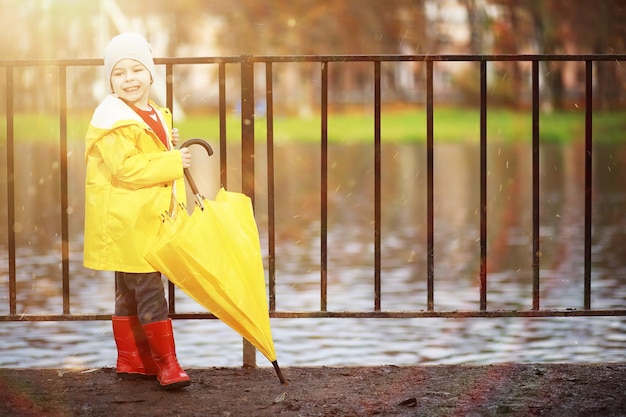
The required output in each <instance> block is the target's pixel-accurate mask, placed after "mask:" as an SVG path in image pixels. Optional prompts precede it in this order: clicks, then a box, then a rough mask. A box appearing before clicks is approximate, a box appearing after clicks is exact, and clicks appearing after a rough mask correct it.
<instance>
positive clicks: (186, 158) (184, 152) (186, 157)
mask: <svg viewBox="0 0 626 417" xmlns="http://www.w3.org/2000/svg"><path fill="white" fill-rule="evenodd" d="M180 156H181V157H182V158H183V168H189V167H191V153H190V152H189V149H188V148H180Z"/></svg>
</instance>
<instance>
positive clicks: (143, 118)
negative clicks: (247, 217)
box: [84, 33, 191, 389]
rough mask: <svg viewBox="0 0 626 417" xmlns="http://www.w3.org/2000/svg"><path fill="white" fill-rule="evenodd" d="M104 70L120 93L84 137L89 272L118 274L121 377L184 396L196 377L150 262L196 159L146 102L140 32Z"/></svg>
mask: <svg viewBox="0 0 626 417" xmlns="http://www.w3.org/2000/svg"><path fill="white" fill-rule="evenodd" d="M104 68H105V73H106V76H107V80H108V82H109V84H110V86H111V89H112V91H113V94H111V95H109V96H107V97H106V98H105V99H104V101H103V102H102V103H101V104H100V105H99V106H98V107H97V108H96V110H95V112H94V114H93V118H92V120H91V123H90V125H89V128H88V131H87V135H86V161H87V174H86V181H85V187H86V188H85V249H84V265H85V266H86V267H88V268H91V269H96V270H106V271H115V284H116V290H115V313H114V315H113V320H112V322H113V335H114V338H115V342H116V346H117V352H118V357H117V374H118V375H119V376H121V377H128V376H133V375H140V376H156V377H157V379H158V381H159V383H160V384H161V386H163V387H164V388H166V389H175V388H181V387H184V386H187V385H189V383H190V379H189V376H188V375H187V373H186V372H185V371H184V370H183V369H182V368H181V367H180V365H179V363H178V360H177V358H176V350H175V346H174V337H173V332H172V324H171V320H170V319H169V318H168V309H167V301H166V300H165V291H164V287H163V282H162V280H161V274H160V273H159V272H158V271H155V270H154V268H153V267H152V266H150V264H148V263H147V262H146V261H145V260H144V258H143V257H144V255H145V253H146V251H147V250H148V245H150V243H151V242H152V241H153V240H154V238H155V236H156V233H157V230H158V228H159V225H160V216H161V214H162V213H164V212H165V211H167V210H168V209H169V207H170V203H171V201H172V198H173V196H175V197H176V198H177V199H178V200H180V201H184V190H185V189H184V182H183V168H188V167H189V166H190V165H191V156H190V154H189V151H188V149H186V148H182V149H180V150H176V149H173V147H172V146H173V145H176V144H177V142H178V133H177V131H176V130H173V129H172V116H171V113H170V112H169V110H167V109H165V108H160V107H158V106H157V105H156V104H155V103H154V102H152V101H151V100H150V99H149V90H150V86H151V84H152V82H153V77H154V74H155V66H154V61H153V58H152V51H151V48H150V45H149V44H148V42H147V41H146V40H145V39H144V38H143V37H142V36H141V35H138V34H133V33H123V34H121V35H118V36H116V37H114V38H113V39H112V40H111V41H110V42H109V44H108V45H107V47H106V49H105V52H104Z"/></svg>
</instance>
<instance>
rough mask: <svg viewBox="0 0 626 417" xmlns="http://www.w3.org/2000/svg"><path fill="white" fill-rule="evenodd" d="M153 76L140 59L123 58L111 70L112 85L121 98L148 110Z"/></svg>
mask: <svg viewBox="0 0 626 417" xmlns="http://www.w3.org/2000/svg"><path fill="white" fill-rule="evenodd" d="M151 84H152V77H151V76H150V71H148V69H147V68H146V67H144V66H143V64H141V63H140V62H139V61H135V60H134V59H129V58H127V59H122V60H120V61H118V62H117V63H116V64H115V66H114V67H113V71H111V87H112V88H113V92H114V93H115V94H116V95H117V96H118V97H119V98H121V99H123V100H125V101H127V102H129V103H130V104H132V105H134V106H135V107H139V108H140V109H144V110H146V109H147V107H148V93H149V92H150V85H151Z"/></svg>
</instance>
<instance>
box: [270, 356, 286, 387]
mask: <svg viewBox="0 0 626 417" xmlns="http://www.w3.org/2000/svg"><path fill="white" fill-rule="evenodd" d="M272 365H274V369H275V370H276V375H278V379H280V383H281V384H287V382H286V381H285V378H284V377H283V372H282V371H281V370H280V367H279V366H278V361H272Z"/></svg>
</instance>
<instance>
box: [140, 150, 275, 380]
mask: <svg viewBox="0 0 626 417" xmlns="http://www.w3.org/2000/svg"><path fill="white" fill-rule="evenodd" d="M196 141H197V139H196ZM196 143H197V142H196ZM183 146H184V144H183ZM186 176H187V179H188V180H189V179H190V175H189V174H188V172H187V173H186ZM190 185H191V186H192V191H193V192H194V194H196V199H197V200H198V201H197V203H198V204H197V205H196V207H195V208H194V211H193V213H192V214H191V216H189V215H188V214H187V212H186V210H182V209H180V208H179V209H178V210H176V211H175V212H174V213H168V214H167V215H164V216H163V219H162V220H163V223H162V227H161V230H160V232H159V234H158V236H157V239H156V241H155V242H154V245H153V247H152V249H151V251H150V252H149V253H148V254H146V255H145V259H146V260H147V261H148V262H149V263H150V264H151V265H152V266H153V267H154V268H155V269H157V270H158V271H160V272H162V273H163V274H164V275H165V276H166V277H167V278H168V279H169V280H170V281H171V282H172V283H174V284H175V285H176V286H177V287H179V288H180V289H182V290H183V291H184V292H185V293H186V294H187V295H189V296H190V297H191V298H193V299H194V300H195V301H196V302H197V303H199V304H200V305H202V306H203V307H205V308H206V309H207V310H209V311H210V312H211V313H213V314H214V315H215V316H216V317H217V318H219V319H220V320H221V321H223V322H224V323H226V324H227V325H228V326H230V327H231V328H232V329H233V330H235V331H236V332H237V333H239V334H240V335H241V336H243V337H244V338H245V339H246V340H248V341H249V342H250V343H252V345H254V346H255V347H256V348H257V349H258V350H259V351H260V352H261V353H262V354H263V355H264V356H265V357H266V358H267V359H268V360H269V361H270V362H271V363H272V365H273V366H274V368H275V370H276V372H277V375H278V377H279V379H280V381H281V382H282V383H284V382H285V380H284V378H283V376H282V373H281V371H280V368H279V367H278V362H277V360H276V351H275V348H274V342H273V339H272V333H271V327H270V320H269V309H268V304H267V295H266V288H265V274H264V268H263V260H262V256H261V246H260V242H259V232H258V229H257V226H256V221H255V219H254V213H253V209H252V202H251V200H250V198H249V197H248V196H246V195H244V194H241V193H235V192H230V191H226V190H225V189H223V188H222V189H220V191H219V192H218V194H217V196H216V198H215V200H207V199H205V198H204V197H201V196H200V194H199V193H198V192H197V189H194V188H195V184H193V180H192V181H190Z"/></svg>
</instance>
